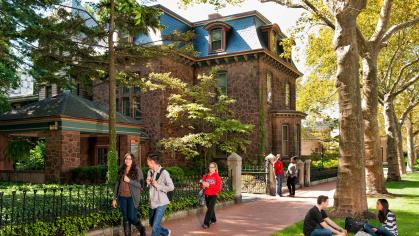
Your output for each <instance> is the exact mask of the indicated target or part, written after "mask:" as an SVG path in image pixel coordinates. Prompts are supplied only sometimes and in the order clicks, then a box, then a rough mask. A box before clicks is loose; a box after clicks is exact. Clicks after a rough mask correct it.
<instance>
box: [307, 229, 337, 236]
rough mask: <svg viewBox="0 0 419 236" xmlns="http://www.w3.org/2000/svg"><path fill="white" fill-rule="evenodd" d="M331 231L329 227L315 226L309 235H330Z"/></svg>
mask: <svg viewBox="0 0 419 236" xmlns="http://www.w3.org/2000/svg"><path fill="white" fill-rule="evenodd" d="M332 235H333V233H332V231H331V230H330V229H325V228H323V227H317V228H315V229H314V230H313V232H311V234H310V236H332Z"/></svg>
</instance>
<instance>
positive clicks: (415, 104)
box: [399, 97, 419, 127]
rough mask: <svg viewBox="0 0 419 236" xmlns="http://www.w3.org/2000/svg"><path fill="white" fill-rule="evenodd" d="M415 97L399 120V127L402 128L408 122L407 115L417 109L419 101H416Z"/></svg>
mask: <svg viewBox="0 0 419 236" xmlns="http://www.w3.org/2000/svg"><path fill="white" fill-rule="evenodd" d="M415 100H416V99H415V97H412V99H411V100H410V102H409V106H408V107H407V108H406V109H405V110H404V112H403V113H402V115H401V116H400V119H399V125H400V127H401V126H402V125H403V123H404V121H405V120H406V117H407V115H408V114H409V113H410V112H411V111H412V109H413V108H415V107H416V106H417V105H418V104H419V99H417V100H416V101H415Z"/></svg>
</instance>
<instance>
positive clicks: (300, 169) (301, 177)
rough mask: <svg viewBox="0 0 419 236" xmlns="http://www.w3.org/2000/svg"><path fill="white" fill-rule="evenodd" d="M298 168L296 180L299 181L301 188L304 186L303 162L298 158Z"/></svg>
mask: <svg viewBox="0 0 419 236" xmlns="http://www.w3.org/2000/svg"><path fill="white" fill-rule="evenodd" d="M297 168H298V182H299V183H300V186H301V188H304V162H302V161H301V160H300V159H299V160H298V161H297Z"/></svg>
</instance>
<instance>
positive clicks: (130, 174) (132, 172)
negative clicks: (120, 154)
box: [118, 152, 138, 180]
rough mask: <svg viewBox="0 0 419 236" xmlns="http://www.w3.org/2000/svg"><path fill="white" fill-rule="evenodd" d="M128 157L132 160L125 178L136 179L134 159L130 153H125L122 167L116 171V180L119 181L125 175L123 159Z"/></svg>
mask: <svg viewBox="0 0 419 236" xmlns="http://www.w3.org/2000/svg"><path fill="white" fill-rule="evenodd" d="M128 156H130V157H131V160H132V164H131V169H130V170H129V172H128V174H127V176H128V178H130V179H134V180H137V179H138V168H137V164H136V163H135V157H134V155H133V154H132V153H130V152H127V153H126V154H125V156H124V159H123V162H122V165H121V166H120V167H119V170H118V178H119V179H121V178H122V177H123V176H124V175H125V171H126V169H127V165H125V159H126V158H127V157H128Z"/></svg>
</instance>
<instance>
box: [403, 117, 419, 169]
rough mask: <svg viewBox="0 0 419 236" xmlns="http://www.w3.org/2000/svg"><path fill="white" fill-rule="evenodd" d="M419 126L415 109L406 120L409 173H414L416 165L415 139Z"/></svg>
mask: <svg viewBox="0 0 419 236" xmlns="http://www.w3.org/2000/svg"><path fill="white" fill-rule="evenodd" d="M418 124H419V122H418V116H417V111H415V110H414V109H413V110H412V111H411V112H410V113H409V115H408V116H407V119H406V146H407V172H413V171H414V170H413V166H414V165H415V163H416V152H415V137H416V135H417V134H418V133H419V129H418V127H417V126H418ZM415 126H416V127H415Z"/></svg>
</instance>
